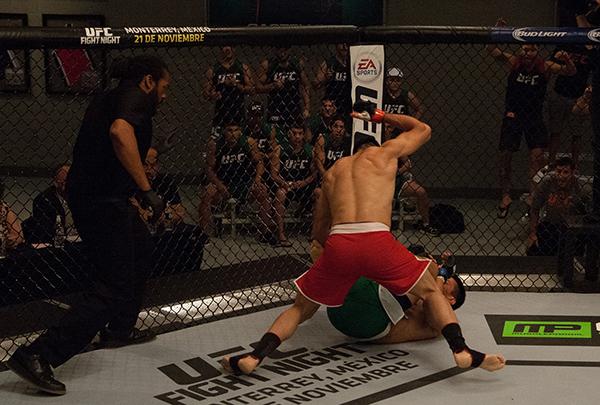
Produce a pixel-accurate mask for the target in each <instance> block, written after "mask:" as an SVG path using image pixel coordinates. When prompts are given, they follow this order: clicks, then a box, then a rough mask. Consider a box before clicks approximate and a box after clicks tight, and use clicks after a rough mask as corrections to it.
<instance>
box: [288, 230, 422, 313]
mask: <svg viewBox="0 0 600 405" xmlns="http://www.w3.org/2000/svg"><path fill="white" fill-rule="evenodd" d="M430 262H431V260H429V259H420V258H417V257H415V255H413V254H412V253H410V252H409V251H408V249H406V248H405V247H404V245H402V244H401V243H400V242H398V241H397V240H396V239H395V238H394V235H392V233H391V232H390V231H389V228H388V227H387V225H384V224H381V223H378V222H366V223H355V224H341V225H335V226H334V227H333V228H332V230H331V233H330V234H329V237H328V238H327V241H326V242H325V247H324V249H323V253H322V254H321V256H320V257H319V259H318V260H317V261H316V262H315V264H313V266H312V267H311V268H310V269H309V270H308V271H307V272H306V273H304V274H302V275H301V276H300V277H298V278H297V279H296V281H295V282H296V287H298V290H299V291H300V292H301V293H302V294H303V295H304V296H305V297H306V298H308V299H309V300H311V301H314V302H316V303H317V304H321V305H325V306H328V307H338V306H341V305H342V304H343V303H344V298H346V295H347V294H348V291H350V288H352V286H353V285H354V283H355V282H356V280H358V279H359V278H360V277H366V278H368V279H370V280H373V281H375V282H377V283H379V284H381V285H382V286H384V287H385V288H387V289H388V290H390V291H391V292H392V294H394V295H404V294H406V293H407V292H408V291H410V290H411V288H413V286H414V285H415V284H416V283H417V282H418V281H419V280H420V278H421V277H422V276H423V274H424V273H425V271H426V269H427V266H428V265H429V263H430Z"/></svg>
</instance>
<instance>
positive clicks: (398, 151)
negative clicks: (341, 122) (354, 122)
mask: <svg viewBox="0 0 600 405" xmlns="http://www.w3.org/2000/svg"><path fill="white" fill-rule="evenodd" d="M352 109H353V110H354V111H353V112H352V117H354V118H358V119H360V120H364V121H370V122H376V123H384V122H385V123H387V124H390V125H392V126H393V127H395V128H400V129H401V130H402V131H403V132H402V136H398V137H396V138H394V139H390V140H389V141H387V142H385V143H384V144H383V150H385V151H386V152H387V154H389V156H390V158H393V159H399V158H404V157H407V156H409V155H412V154H413V153H415V152H416V151H417V150H419V149H420V148H421V146H423V145H424V144H425V143H427V141H429V139H431V128H430V127H429V125H427V124H425V123H423V122H421V121H419V120H418V119H416V118H413V117H410V116H408V115H403V114H390V113H385V112H384V111H383V110H380V109H378V108H377V106H376V105H375V103H372V102H370V101H364V100H360V101H357V102H356V103H354V105H353V106H352Z"/></svg>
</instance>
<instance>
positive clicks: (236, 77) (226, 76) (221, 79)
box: [217, 73, 241, 83]
mask: <svg viewBox="0 0 600 405" xmlns="http://www.w3.org/2000/svg"><path fill="white" fill-rule="evenodd" d="M240 76H241V75H240V73H224V74H221V75H219V77H218V78H217V81H218V82H219V83H225V80H235V81H236V82H239V81H240Z"/></svg>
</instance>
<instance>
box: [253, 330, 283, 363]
mask: <svg viewBox="0 0 600 405" xmlns="http://www.w3.org/2000/svg"><path fill="white" fill-rule="evenodd" d="M280 344H281V339H279V336H277V335H276V334H274V333H271V332H267V333H265V334H264V335H263V337H262V338H261V339H260V342H258V344H257V345H256V348H255V349H254V351H253V352H252V353H251V354H252V355H253V356H255V357H257V358H258V359H259V360H260V361H262V360H263V359H264V358H265V357H267V356H268V355H269V354H271V353H273V352H274V351H275V349H277V348H278V347H279V345H280Z"/></svg>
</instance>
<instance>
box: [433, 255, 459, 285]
mask: <svg viewBox="0 0 600 405" xmlns="http://www.w3.org/2000/svg"><path fill="white" fill-rule="evenodd" d="M442 260H443V262H442V264H441V265H440V267H439V269H438V275H437V276H438V277H442V278H443V279H444V283H445V282H446V281H448V279H449V278H451V277H452V276H453V275H454V273H456V262H455V260H454V256H453V255H452V254H450V253H447V252H444V253H443V254H442Z"/></svg>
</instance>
